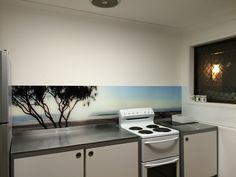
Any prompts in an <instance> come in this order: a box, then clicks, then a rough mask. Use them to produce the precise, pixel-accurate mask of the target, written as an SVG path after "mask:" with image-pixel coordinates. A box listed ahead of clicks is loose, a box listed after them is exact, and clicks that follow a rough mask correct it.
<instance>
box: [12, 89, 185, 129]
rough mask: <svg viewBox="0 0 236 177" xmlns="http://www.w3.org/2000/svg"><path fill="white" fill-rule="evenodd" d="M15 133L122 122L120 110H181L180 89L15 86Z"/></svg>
mask: <svg viewBox="0 0 236 177" xmlns="http://www.w3.org/2000/svg"><path fill="white" fill-rule="evenodd" d="M12 105H13V106H12V118H13V128H14V129H15V131H17V132H18V131H24V130H31V129H47V128H62V127H69V126H75V125H84V124H90V123H101V122H109V121H118V119H117V118H118V110H120V109H124V108H139V107H151V108H153V109H154V111H155V112H170V111H181V87H180V86H13V87H12Z"/></svg>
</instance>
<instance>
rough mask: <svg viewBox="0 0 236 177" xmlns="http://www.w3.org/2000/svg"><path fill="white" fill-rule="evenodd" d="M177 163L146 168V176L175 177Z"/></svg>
mask: <svg viewBox="0 0 236 177" xmlns="http://www.w3.org/2000/svg"><path fill="white" fill-rule="evenodd" d="M176 169H177V163H171V164H167V165H162V166H158V167H153V168H148V169H147V177H177V170H176Z"/></svg>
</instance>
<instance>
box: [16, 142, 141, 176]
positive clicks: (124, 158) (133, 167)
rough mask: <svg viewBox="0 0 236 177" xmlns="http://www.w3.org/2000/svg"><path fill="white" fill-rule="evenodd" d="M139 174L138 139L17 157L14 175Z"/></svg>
mask: <svg viewBox="0 0 236 177" xmlns="http://www.w3.org/2000/svg"><path fill="white" fill-rule="evenodd" d="M42 176H44V177H65V176H70V177H111V176H112V177H137V176H138V142H132V143H123V144H115V145H109V146H101V147H95V148H88V149H82V150H76V151H67V152H60V153H53V154H47V155H38V156H32V157H25V158H19V159H14V177H42Z"/></svg>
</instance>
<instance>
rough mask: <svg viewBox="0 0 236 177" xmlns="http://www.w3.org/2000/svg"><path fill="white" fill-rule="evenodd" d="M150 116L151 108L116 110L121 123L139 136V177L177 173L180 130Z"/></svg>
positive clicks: (169, 175) (174, 174) (168, 176)
mask: <svg viewBox="0 0 236 177" xmlns="http://www.w3.org/2000/svg"><path fill="white" fill-rule="evenodd" d="M153 120H154V111H153V110H152V108H136V109H123V110H120V111H119V125H120V127H121V128H123V129H125V130H127V131H129V132H132V133H134V134H136V135H138V136H139V137H140V139H141V141H140V153H141V154H140V157H141V158H140V168H141V177H154V176H155V177H163V176H165V177H179V132H178V131H177V130H174V129H171V128H167V127H164V126H161V125H157V124H155V123H154V121H153Z"/></svg>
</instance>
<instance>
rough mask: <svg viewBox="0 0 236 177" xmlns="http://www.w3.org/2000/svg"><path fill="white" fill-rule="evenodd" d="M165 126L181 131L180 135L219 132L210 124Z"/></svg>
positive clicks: (195, 123) (196, 123)
mask: <svg viewBox="0 0 236 177" xmlns="http://www.w3.org/2000/svg"><path fill="white" fill-rule="evenodd" d="M163 125H164V126H167V127H170V128H173V129H176V130H179V131H180V134H183V135H185V134H195V133H203V132H208V131H217V127H216V126H213V125H208V124H202V123H198V122H194V123H185V124H179V125H176V124H174V123H173V124H172V125H171V124H163Z"/></svg>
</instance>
